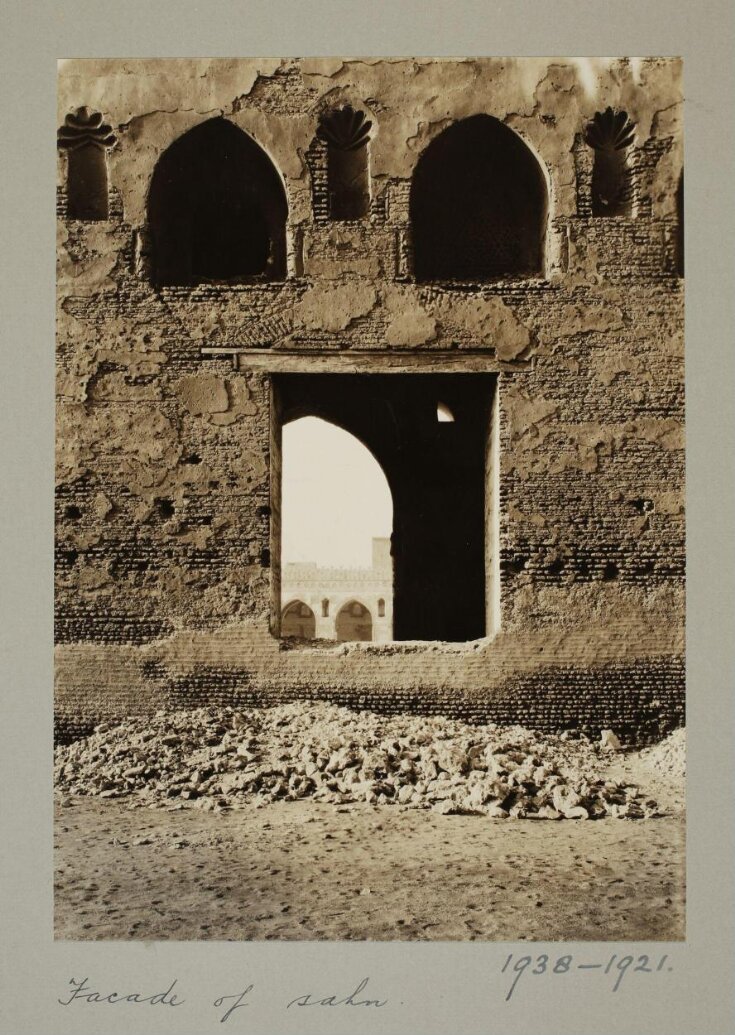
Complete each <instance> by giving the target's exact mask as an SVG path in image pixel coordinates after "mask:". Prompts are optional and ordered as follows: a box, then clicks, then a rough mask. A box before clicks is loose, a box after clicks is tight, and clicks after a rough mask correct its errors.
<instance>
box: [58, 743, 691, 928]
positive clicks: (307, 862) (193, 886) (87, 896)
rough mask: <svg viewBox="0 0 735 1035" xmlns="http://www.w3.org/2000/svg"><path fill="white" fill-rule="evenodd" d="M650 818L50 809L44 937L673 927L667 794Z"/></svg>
mask: <svg viewBox="0 0 735 1035" xmlns="http://www.w3.org/2000/svg"><path fill="white" fill-rule="evenodd" d="M614 768H615V769H616V770H617V772H618V773H619V774H620V775H624V776H626V777H627V778H628V779H630V780H635V781H636V782H640V783H641V785H644V786H645V787H646V790H647V791H648V792H649V793H652V794H654V795H655V796H656V797H657V799H658V801H659V803H660V804H661V807H662V812H664V813H665V815H662V816H660V817H658V818H654V819H645V820H620V819H617V820H616V819H603V820H597V821H574V820H563V821H560V822H553V821H543V820H530V819H519V820H492V819H488V818H487V817H483V816H464V815H450V816H444V815H438V814H436V813H434V812H431V811H421V810H416V809H408V808H402V807H400V806H382V807H376V806H370V805H367V804H365V805H362V804H361V805H353V806H342V807H335V806H333V805H327V804H319V803H316V802H314V801H311V800H308V799H307V800H303V801H295V802H288V803H286V802H277V803H273V804H268V805H263V806H260V807H258V806H255V805H253V806H249V807H246V808H244V809H240V810H233V811H232V812H225V813H210V812H202V811H200V810H199V809H194V808H187V809H178V810H175V811H167V810H163V809H160V808H156V809H150V808H130V807H129V806H128V805H126V804H123V803H121V802H120V801H105V800H100V799H97V798H81V797H78V798H75V799H71V802H70V804H68V805H66V806H64V807H59V808H58V809H57V819H56V878H55V881H56V883H55V907H56V917H55V934H56V937H57V938H60V939H130V938H135V939H176V940H188V939H198V940H206V939H216V940H259V939H284V940H361V939H365V940H432V941H456V940H461V941H473V940H480V941H496V940H497V941H503V940H531V941H546V940H553V941H563V940H599V941H612V940H641V941H643V940H645V941H649V940H654V941H655V940H667V941H668V940H680V939H683V938H684V851H685V825H684V809H683V789H682V788H681V786H677V785H675V784H672V783H671V782H670V781H669V782H666V780H664V779H662V778H661V777H657V776H656V774H655V773H651V772H650V771H646V772H642V771H641V768H640V765H639V764H638V765H637V766H635V765H634V764H633V763H629V762H626V761H625V760H624V759H623V760H621V761H619V762H618V763H617V764H616V766H615V767H614Z"/></svg>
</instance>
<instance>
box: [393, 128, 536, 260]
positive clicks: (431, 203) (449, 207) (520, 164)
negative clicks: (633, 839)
mask: <svg viewBox="0 0 735 1035" xmlns="http://www.w3.org/2000/svg"><path fill="white" fill-rule="evenodd" d="M547 206H548V202H547V189H546V180H545V177H544V174H543V170H542V169H541V166H540V165H539V163H538V161H537V160H536V157H535V156H534V154H533V153H532V151H531V150H530V148H529V147H528V146H527V145H526V144H525V143H524V142H523V140H521V138H520V137H519V136H518V134H517V133H514V132H513V130H511V129H509V128H508V127H507V126H505V125H503V123H502V122H500V121H498V119H495V118H493V117H492V116H490V115H473V116H471V117H470V118H466V119H463V120H462V121H460V122H455V123H454V124H453V125H451V126H449V127H448V128H447V129H445V130H444V132H443V133H441V134H440V135H439V136H438V137H436V139H434V140H433V141H432V142H431V143H430V144H429V146H428V147H427V148H426V150H425V151H424V152H423V153H422V155H421V157H420V158H419V161H418V164H417V166H416V171H415V172H414V176H413V181H412V183H411V198H410V217H411V228H412V235H413V251H414V272H415V275H416V279H417V280H445V279H446V280H490V279H493V278H496V277H501V276H503V275H505V274H515V275H521V276H524V275H525V276H528V275H532V274H538V273H541V272H543V256H544V237H545V230H546V216H547Z"/></svg>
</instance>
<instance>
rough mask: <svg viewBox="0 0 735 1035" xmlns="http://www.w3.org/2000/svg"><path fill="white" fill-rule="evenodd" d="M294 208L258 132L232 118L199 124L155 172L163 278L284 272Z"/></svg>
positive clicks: (152, 219)
mask: <svg viewBox="0 0 735 1035" xmlns="http://www.w3.org/2000/svg"><path fill="white" fill-rule="evenodd" d="M287 213H288V205H287V201H286V192H285V190H284V187H283V182H282V180H281V177H280V175H279V173H278V171H277V170H276V168H275V166H274V165H273V163H272V162H271V160H270V158H269V157H268V155H267V154H266V153H265V151H264V150H263V149H262V148H261V147H260V146H259V145H258V144H257V143H256V142H255V141H254V140H253V139H252V137H250V136H248V134H247V133H245V132H243V130H241V129H239V128H238V127H237V126H235V125H234V124H233V123H232V122H228V121H227V119H224V118H216V119H209V120H208V121H207V122H203V123H201V124H200V125H198V126H195V127H194V129H190V130H189V131H188V132H187V133H184V135H183V136H181V137H179V138H178V140H175V141H174V142H173V144H171V146H170V147H169V148H168V149H167V150H166V151H165V152H164V153H163V155H162V156H161V158H160V159H159V161H158V164H157V165H156V168H155V171H154V173H153V178H152V180H151V187H150V191H149V194H148V222H149V227H150V231H151V236H152V248H153V277H154V280H155V282H156V283H157V284H159V285H165V284H182V285H186V284H197V283H200V282H202V281H243V280H250V279H263V280H282V279H284V278H285V276H286V216H287Z"/></svg>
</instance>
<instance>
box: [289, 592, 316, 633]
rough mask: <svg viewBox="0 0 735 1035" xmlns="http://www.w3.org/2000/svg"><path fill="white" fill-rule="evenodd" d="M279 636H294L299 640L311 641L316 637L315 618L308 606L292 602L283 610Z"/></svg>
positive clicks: (299, 602) (301, 602)
mask: <svg viewBox="0 0 735 1035" xmlns="http://www.w3.org/2000/svg"><path fill="white" fill-rule="evenodd" d="M281 636H295V637H298V638H299V639H301V640H313V639H314V637H315V636H316V618H315V616H314V612H313V611H312V610H311V608H310V607H309V605H308V604H305V603H304V602H303V601H302V600H293V601H291V603H290V604H287V605H286V607H284V609H283V614H282V615H281Z"/></svg>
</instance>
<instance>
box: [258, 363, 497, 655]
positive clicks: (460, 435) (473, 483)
mask: <svg viewBox="0 0 735 1035" xmlns="http://www.w3.org/2000/svg"><path fill="white" fill-rule="evenodd" d="M495 380H496V379H495V376H494V375H491V374H359V375H343V374H283V375H278V376H275V377H274V382H273V388H274V418H275V420H276V421H277V424H278V427H279V428H280V427H281V426H283V425H284V424H287V423H289V422H290V421H293V420H297V419H299V418H301V417H307V416H315V417H321V418H322V419H323V420H326V421H329V422H331V423H333V424H336V425H337V426H338V427H341V428H343V429H344V430H345V431H348V432H350V433H351V434H352V435H354V436H355V437H356V438H358V439H359V440H360V441H361V442H362V443H363V444H364V445H365V446H366V447H367V448H368V449H369V450H370V452H371V453H372V454H373V456H374V457H375V458H376V460H377V461H378V463H379V464H380V466H381V468H382V469H383V472H384V473H385V476H386V478H387V480H388V483H389V486H390V489H391V493H392V496H393V506H394V510H393V532H392V536H391V552H392V557H393V572H394V602H393V606H394V613H393V637H394V639H396V640H445V641H465V640H473V639H477V638H479V637H481V636H484V635H485V634H486V632H487V630H488V628H489V627H490V626H491V624H492V623H491V622H490V620H489V616H488V615H487V613H486V604H487V601H488V600H489V599H490V597H489V595H488V593H487V589H486V558H487V556H488V555H487V538H486V537H487V533H486V527H487V525H488V515H489V514H490V513H491V510H492V505H493V501H492V500H490V499H489V493H490V487H489V486H490V480H489V478H488V456H489V454H490V450H489V448H488V443H489V437H490V427H491V421H490V415H491V409H492V403H493V397H494V393H495ZM440 402H441V403H443V404H444V406H446V407H448V408H449V409H450V410H451V413H452V415H453V417H454V419H453V420H452V421H441V420H438V419H437V406H438V404H439V403H440ZM276 437H277V439H280V435H277V436H276ZM275 467H276V468H277V464H276V465H275ZM275 491H278V489H276V490H275ZM273 512H274V514H279V513H280V506H279V503H278V501H276V503H275V505H274V507H273ZM274 531H275V535H276V536H278V535H279V534H280V533H279V531H278V529H275V530H274ZM273 545H274V550H273V554H274V556H280V549H279V546H280V543H279V542H275V543H274V544H273Z"/></svg>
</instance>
